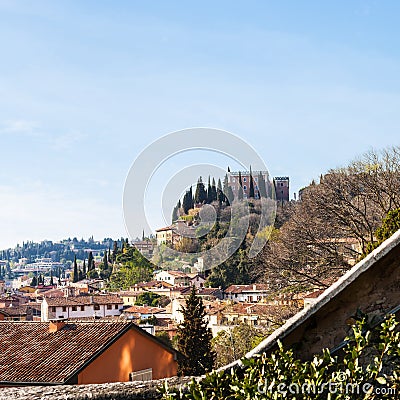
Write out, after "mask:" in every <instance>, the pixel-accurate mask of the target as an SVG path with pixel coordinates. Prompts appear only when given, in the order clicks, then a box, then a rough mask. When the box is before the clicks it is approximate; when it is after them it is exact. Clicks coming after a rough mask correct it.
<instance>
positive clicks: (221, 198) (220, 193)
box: [217, 178, 225, 204]
mask: <svg viewBox="0 0 400 400" xmlns="http://www.w3.org/2000/svg"><path fill="white" fill-rule="evenodd" d="M217 200H218V203H219V204H222V203H223V202H224V201H225V195H224V192H223V191H222V184H221V179H219V178H218V185H217Z"/></svg>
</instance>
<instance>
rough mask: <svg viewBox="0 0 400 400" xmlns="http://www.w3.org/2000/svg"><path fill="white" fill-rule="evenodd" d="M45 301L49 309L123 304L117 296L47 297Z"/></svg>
mask: <svg viewBox="0 0 400 400" xmlns="http://www.w3.org/2000/svg"><path fill="white" fill-rule="evenodd" d="M45 300H46V302H47V304H48V305H49V307H52V306H53V307H57V306H80V305H83V306H84V305H90V304H123V301H122V299H121V298H120V297H119V296H115V295H95V296H70V297H46V298H45Z"/></svg>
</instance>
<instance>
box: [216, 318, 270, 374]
mask: <svg viewBox="0 0 400 400" xmlns="http://www.w3.org/2000/svg"><path fill="white" fill-rule="evenodd" d="M263 338H264V335H263V334H262V331H260V330H259V329H256V328H254V327H252V326H250V325H248V324H240V325H237V326H235V327H232V329H231V330H229V331H225V330H224V331H221V332H219V333H218V334H217V336H215V337H214V338H213V340H212V345H213V349H214V351H215V353H216V360H215V367H216V368H219V367H222V366H224V365H227V364H229V363H231V362H233V361H235V360H237V359H239V358H242V357H244V356H245V354H246V353H248V352H249V351H250V350H251V349H253V348H254V347H255V346H257V345H258V344H259V343H260V342H261V340H262V339H263Z"/></svg>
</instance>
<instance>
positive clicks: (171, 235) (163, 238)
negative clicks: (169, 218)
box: [156, 225, 180, 246]
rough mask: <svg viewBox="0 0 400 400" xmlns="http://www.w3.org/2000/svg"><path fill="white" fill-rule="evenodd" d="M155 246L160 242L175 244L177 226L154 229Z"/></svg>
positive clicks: (177, 237)
mask: <svg viewBox="0 0 400 400" xmlns="http://www.w3.org/2000/svg"><path fill="white" fill-rule="evenodd" d="M156 238H157V246H160V245H162V244H175V243H176V242H177V241H178V240H179V238H180V236H179V234H178V232H177V228H176V227H175V226H174V225H170V226H166V227H164V228H160V229H156Z"/></svg>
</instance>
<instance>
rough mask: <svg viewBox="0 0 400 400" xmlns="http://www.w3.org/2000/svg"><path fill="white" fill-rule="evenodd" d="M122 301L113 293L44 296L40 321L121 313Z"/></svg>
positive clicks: (97, 316)
mask: <svg viewBox="0 0 400 400" xmlns="http://www.w3.org/2000/svg"><path fill="white" fill-rule="evenodd" d="M122 308H123V301H122V299H121V298H120V297H118V296H115V295H97V296H75V297H72V296H71V297H45V298H44V299H43V301H42V309H41V311H42V321H49V320H53V319H62V318H66V319H69V318H75V319H79V318H88V317H90V318H104V317H115V316H119V315H120V314H121V311H122Z"/></svg>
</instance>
